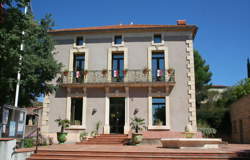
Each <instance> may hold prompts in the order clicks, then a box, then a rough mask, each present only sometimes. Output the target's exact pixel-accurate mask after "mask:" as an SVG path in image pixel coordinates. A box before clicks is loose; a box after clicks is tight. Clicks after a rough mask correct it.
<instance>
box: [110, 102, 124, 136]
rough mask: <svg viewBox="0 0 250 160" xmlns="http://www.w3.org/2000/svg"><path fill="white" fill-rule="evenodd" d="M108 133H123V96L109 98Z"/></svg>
mask: <svg viewBox="0 0 250 160" xmlns="http://www.w3.org/2000/svg"><path fill="white" fill-rule="evenodd" d="M109 124H110V133H123V130H124V124H125V98H110V114H109Z"/></svg>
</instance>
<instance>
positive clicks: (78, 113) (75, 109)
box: [70, 98, 83, 125]
mask: <svg viewBox="0 0 250 160" xmlns="http://www.w3.org/2000/svg"><path fill="white" fill-rule="evenodd" d="M82 105H83V100H82V98H71V114H70V115H71V116H70V124H71V125H82Z"/></svg>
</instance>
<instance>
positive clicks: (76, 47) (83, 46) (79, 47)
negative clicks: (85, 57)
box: [73, 45, 86, 49]
mask: <svg viewBox="0 0 250 160" xmlns="http://www.w3.org/2000/svg"><path fill="white" fill-rule="evenodd" d="M85 47H86V45H82V46H76V45H74V46H73V49H81V48H85Z"/></svg>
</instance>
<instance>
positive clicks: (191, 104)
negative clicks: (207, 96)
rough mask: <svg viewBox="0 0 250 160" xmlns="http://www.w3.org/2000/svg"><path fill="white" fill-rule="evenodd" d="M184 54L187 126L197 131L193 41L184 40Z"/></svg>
mask: <svg viewBox="0 0 250 160" xmlns="http://www.w3.org/2000/svg"><path fill="white" fill-rule="evenodd" d="M186 45H187V47H186V53H187V57H186V60H187V71H188V73H187V79H188V82H187V85H188V112H189V116H188V124H187V125H188V126H191V127H192V130H193V131H197V124H196V102H195V73H194V53H193V41H192V40H186Z"/></svg>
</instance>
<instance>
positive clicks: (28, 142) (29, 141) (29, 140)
mask: <svg viewBox="0 0 250 160" xmlns="http://www.w3.org/2000/svg"><path fill="white" fill-rule="evenodd" d="M22 141H23V145H24V148H31V147H33V146H34V142H35V141H34V140H33V139H32V138H25V139H23V140H22Z"/></svg>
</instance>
